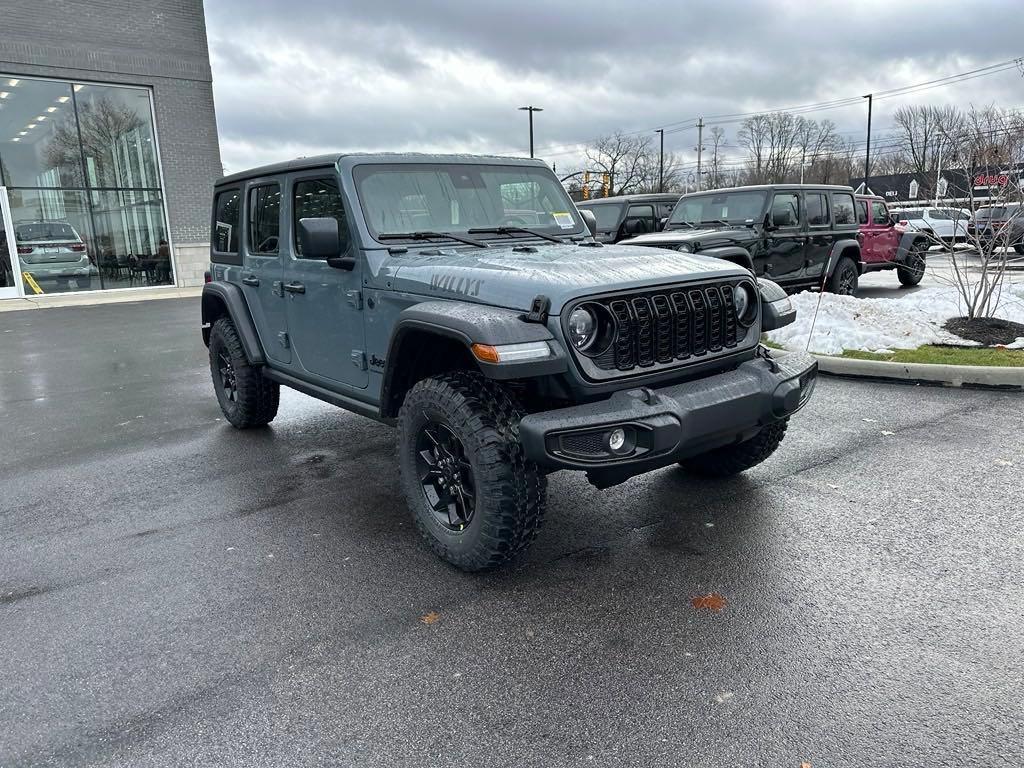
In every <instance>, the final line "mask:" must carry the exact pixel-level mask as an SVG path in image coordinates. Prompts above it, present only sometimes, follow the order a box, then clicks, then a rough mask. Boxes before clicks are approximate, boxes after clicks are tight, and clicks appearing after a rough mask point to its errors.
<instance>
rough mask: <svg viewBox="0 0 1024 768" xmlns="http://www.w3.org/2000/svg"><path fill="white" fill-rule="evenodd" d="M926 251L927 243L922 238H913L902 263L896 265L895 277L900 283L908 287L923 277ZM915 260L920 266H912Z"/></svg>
mask: <svg viewBox="0 0 1024 768" xmlns="http://www.w3.org/2000/svg"><path fill="white" fill-rule="evenodd" d="M927 252H928V243H927V242H926V241H924V240H915V241H914V243H913V244H911V246H910V249H909V250H908V251H907V255H906V258H905V262H904V264H901V265H900V266H898V267H896V277H897V278H898V279H899V281H900V285H902V286H904V287H906V288H910V287H912V286H915V285H917V284H918V283H920V282H921V278H923V277H924V268H925V258H926V256H925V254H926V253H927ZM915 261H918V262H919V263H920V266H919V267H917V268H914V266H913V264H914V262H915Z"/></svg>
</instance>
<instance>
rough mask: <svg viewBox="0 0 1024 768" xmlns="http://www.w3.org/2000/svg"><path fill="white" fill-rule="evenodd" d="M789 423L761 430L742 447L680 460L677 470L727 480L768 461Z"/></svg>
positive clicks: (786, 420)
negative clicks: (679, 468)
mask: <svg viewBox="0 0 1024 768" xmlns="http://www.w3.org/2000/svg"><path fill="white" fill-rule="evenodd" d="M788 423H789V420H788V419H783V420H782V421H777V422H775V423H774V424H769V425H768V426H767V427H764V428H762V429H761V431H760V432H758V433H757V434H756V435H754V436H753V437H751V438H750V439H748V440H744V441H743V442H742V443H736V444H735V445H726V446H723V447H721V448H716V449H715V450H713V451H708V452H707V453H702V454H700V455H699V456H693V457H691V458H689V459H683V460H682V461H680V462H679V466H681V467H682V468H683V469H685V470H687V471H689V472H693V473H694V474H697V475H705V476H707V477H730V476H731V475H736V474H739V473H740V472H743V471H745V470H747V469H750V468H751V467H755V466H757V465H758V464H760V463H761V462H762V461H764V460H765V459H767V458H768V457H769V456H771V455H772V454H773V453H775V449H777V448H778V447H779V444H780V443H781V442H782V438H783V437H785V436H786V427H787V425H788Z"/></svg>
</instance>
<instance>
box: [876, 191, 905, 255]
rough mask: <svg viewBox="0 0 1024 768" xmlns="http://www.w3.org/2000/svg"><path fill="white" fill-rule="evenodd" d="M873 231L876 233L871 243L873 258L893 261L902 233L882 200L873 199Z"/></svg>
mask: <svg viewBox="0 0 1024 768" xmlns="http://www.w3.org/2000/svg"><path fill="white" fill-rule="evenodd" d="M871 231H872V232H873V233H874V236H873V238H872V243H871V257H872V260H873V261H876V262H882V261H888V262H891V261H893V260H894V259H895V258H896V249H897V248H899V245H900V238H901V237H902V235H901V233H900V232H899V231H898V230H897V229H896V227H895V226H894V225H893V223H892V218H891V217H890V216H889V210H888V208H886V206H885V203H884V202H883V201H881V200H872V201H871Z"/></svg>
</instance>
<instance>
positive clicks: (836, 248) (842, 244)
mask: <svg viewBox="0 0 1024 768" xmlns="http://www.w3.org/2000/svg"><path fill="white" fill-rule="evenodd" d="M849 248H853V249H854V250H855V251H857V256H856V257H855V258H854V262H855V263H856V264H857V271H858V272H863V271H864V270H863V265H862V264H861V258H860V243H858V242H857V241H856V240H854V239H853V238H852V237H851V238H844V239H842V240H836V241H835V242H834V243H833V244H832V250H831V251H830V252H829V254H828V264H826V265H825V276H826V277H831V276H832V270H834V269H835V268H836V264H837V263H838V261H839V257H840V256H842V255H843V251H845V250H847V249H849Z"/></svg>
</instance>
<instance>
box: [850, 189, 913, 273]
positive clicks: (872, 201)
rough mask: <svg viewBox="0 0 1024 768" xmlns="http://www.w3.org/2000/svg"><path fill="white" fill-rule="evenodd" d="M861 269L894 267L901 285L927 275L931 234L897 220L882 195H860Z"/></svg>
mask: <svg viewBox="0 0 1024 768" xmlns="http://www.w3.org/2000/svg"><path fill="white" fill-rule="evenodd" d="M856 197H857V224H858V225H859V226H860V240H861V243H860V252H861V258H862V259H863V262H864V263H863V266H862V272H874V271H877V270H883V269H895V270H896V277H897V279H898V280H899V281H900V285H905V286H908V287H909V286H912V285H917V284H918V283H920V282H921V278H923V277H924V270H925V260H926V258H927V255H928V247H929V245H930V241H929V239H928V235H927V234H925V233H922V232H920V231H917V230H913V229H906V228H904V227H902V226H900V224H899V223H898V222H897V219H898V217H899V216H900V215H901V214H898V213H890V212H889V209H888V207H887V206H886V204H885V200H884V199H883V198H881V197H875V196H873V195H857V196H856Z"/></svg>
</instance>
